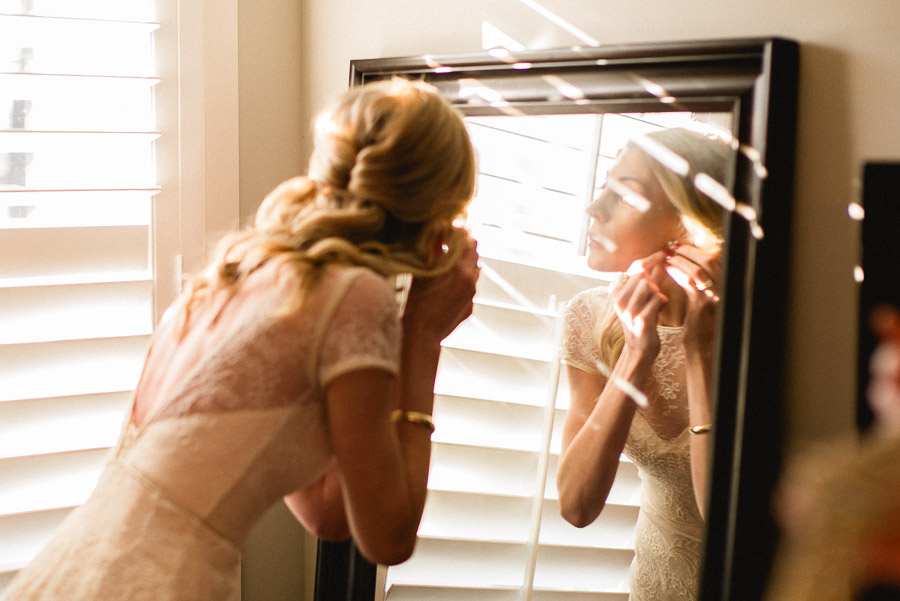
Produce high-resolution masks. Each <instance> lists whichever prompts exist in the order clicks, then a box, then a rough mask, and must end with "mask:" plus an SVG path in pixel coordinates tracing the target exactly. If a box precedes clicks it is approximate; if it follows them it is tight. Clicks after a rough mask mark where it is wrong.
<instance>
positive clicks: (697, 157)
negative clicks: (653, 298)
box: [597, 128, 734, 369]
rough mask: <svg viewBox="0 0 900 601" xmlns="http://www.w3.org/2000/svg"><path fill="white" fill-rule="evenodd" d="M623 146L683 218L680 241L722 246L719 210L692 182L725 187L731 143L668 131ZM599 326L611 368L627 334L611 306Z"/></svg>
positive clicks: (689, 132)
mask: <svg viewBox="0 0 900 601" xmlns="http://www.w3.org/2000/svg"><path fill="white" fill-rule="evenodd" d="M625 147H626V148H630V149H633V150H635V151H637V152H640V153H641V154H642V155H643V157H644V159H645V160H646V161H647V163H648V165H649V166H650V170H651V171H652V172H653V174H654V176H656V179H657V180H658V181H659V183H660V186H661V187H662V189H663V192H664V193H665V195H666V197H667V198H668V200H669V202H671V203H672V206H674V207H675V209H676V210H677V211H678V213H679V215H680V216H681V224H682V226H683V230H684V236H683V238H682V239H681V240H679V242H687V243H689V244H693V245H695V246H697V247H699V248H707V249H709V248H713V247H716V246H721V244H722V242H723V227H724V225H723V224H724V220H723V209H722V206H721V205H720V204H719V203H717V202H716V201H715V200H713V199H712V198H710V197H709V196H707V195H706V194H705V193H704V192H702V191H701V190H699V189H698V188H697V186H696V184H695V183H694V182H695V178H696V176H697V175H698V174H701V173H703V174H706V175H708V176H709V177H711V178H712V179H713V180H715V181H716V182H717V183H718V184H720V185H723V186H724V185H725V184H726V174H727V170H728V167H729V164H730V161H731V158H732V156H733V153H734V151H733V149H732V147H731V145H730V144H728V143H727V142H725V141H724V140H723V139H721V138H718V137H710V136H706V135H704V134H701V133H699V132H696V131H692V130H689V129H684V128H668V129H659V130H656V131H653V132H650V133H647V134H643V135H642V136H639V137H637V138H634V139H632V140H629V142H628V143H627V144H626V146H625ZM598 326H599V331H598V334H597V342H598V345H599V352H600V357H601V359H602V360H603V361H604V362H605V363H606V365H607V366H608V367H609V368H610V369H612V367H613V366H614V365H615V363H616V361H617V360H618V358H619V355H620V354H621V353H622V348H623V346H624V345H625V334H624V332H623V330H622V324H621V322H620V321H619V318H618V316H617V315H616V312H615V309H614V307H613V304H612V303H611V302H610V303H607V309H606V312H605V314H604V315H603V317H602V319H600V320H598Z"/></svg>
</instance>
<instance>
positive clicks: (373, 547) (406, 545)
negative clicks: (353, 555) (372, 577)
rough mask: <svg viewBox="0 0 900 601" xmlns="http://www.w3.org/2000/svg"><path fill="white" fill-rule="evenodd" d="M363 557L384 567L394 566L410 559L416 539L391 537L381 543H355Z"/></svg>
mask: <svg viewBox="0 0 900 601" xmlns="http://www.w3.org/2000/svg"><path fill="white" fill-rule="evenodd" d="M356 544H357V546H358V547H359V551H360V553H362V555H363V557H365V558H366V559H368V560H369V561H371V562H372V563H377V564H380V565H384V566H394V565H397V564H400V563H403V562H404V561H406V560H407V559H409V558H410V557H412V554H413V551H414V550H415V546H416V537H415V536H412V537H392V538H391V540H382V541H358V540H357V541H356Z"/></svg>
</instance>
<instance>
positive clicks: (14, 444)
mask: <svg viewBox="0 0 900 601" xmlns="http://www.w3.org/2000/svg"><path fill="white" fill-rule="evenodd" d="M130 403H131V393H130V392H127V391H126V392H111V393H105V394H88V395H83V396H66V397H54V398H37V399H25V400H18V401H7V402H4V403H0V459H6V458H13V457H26V456H29V455H49V454H53V453H64V452H66V451H78V450H87V449H99V448H106V447H111V446H112V445H113V444H115V441H116V438H117V437H118V434H119V432H120V431H121V427H122V416H123V415H124V414H125V412H126V411H127V410H128V408H129V406H130Z"/></svg>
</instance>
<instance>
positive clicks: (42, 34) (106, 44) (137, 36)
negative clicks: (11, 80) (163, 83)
mask: <svg viewBox="0 0 900 601" xmlns="http://www.w3.org/2000/svg"><path fill="white" fill-rule="evenodd" d="M157 27H158V25H157V24H156V23H140V22H131V21H109V20H93V19H82V18H68V17H62V18H57V17H43V16H38V15H8V14H7V15H0V30H2V31H3V32H4V40H3V43H2V46H3V47H5V48H9V49H18V50H20V52H4V53H3V54H2V55H0V60H2V61H3V62H0V71H2V72H6V73H16V72H28V73H46V74H66V75H106V76H113V75H128V76H135V75H142V76H152V75H154V66H153V47H152V45H150V44H147V43H146V40H147V38H148V37H149V36H150V35H151V34H152V33H153V32H154V31H155V30H156V29H157ZM63 40H78V43H77V44H74V43H64V42H62V41H63ZM113 49H114V51H113Z"/></svg>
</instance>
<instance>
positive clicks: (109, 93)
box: [0, 0, 177, 591]
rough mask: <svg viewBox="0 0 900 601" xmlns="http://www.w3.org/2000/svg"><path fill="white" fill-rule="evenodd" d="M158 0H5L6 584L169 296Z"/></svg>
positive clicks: (93, 448)
mask: <svg viewBox="0 0 900 601" xmlns="http://www.w3.org/2000/svg"><path fill="white" fill-rule="evenodd" d="M156 4H157V3H156V2H153V1H152V0H138V1H132V2H113V1H108V0H85V1H81V2H77V3H73V2H66V1H52V0H47V1H41V0H15V1H11V0H0V257H3V258H2V260H0V381H2V382H3V386H2V387H0V532H2V535H0V536H2V544H0V591H2V589H3V588H4V587H5V586H6V584H7V583H8V582H9V580H10V579H11V578H12V576H13V575H14V574H15V573H16V571H18V570H19V569H21V568H22V567H24V566H25V565H27V564H28V562H29V561H30V560H31V558H32V557H33V556H34V555H35V554H36V553H37V552H38V551H39V549H40V548H41V547H42V546H43V545H44V544H45V542H46V540H47V538H48V537H49V535H50V533H51V532H52V531H53V529H54V528H55V527H56V525H57V524H58V523H59V522H60V521H61V520H62V519H63V517H65V515H66V514H67V513H68V512H69V511H70V510H71V509H72V508H73V507H75V506H77V505H78V504H80V503H81V502H83V501H84V500H85V499H86V498H87V496H88V495H89V494H90V491H91V490H92V489H93V487H94V485H95V483H96V479H97V477H98V476H99V473H100V470H101V468H102V465H103V463H104V461H105V457H106V454H107V452H108V449H109V447H110V446H112V445H113V444H114V443H115V440H116V438H117V437H118V434H119V431H120V428H121V425H122V420H123V418H124V415H125V412H126V411H127V409H128V404H129V402H130V395H131V391H132V390H133V388H134V386H135V384H136V382H137V378H138V376H139V371H140V368H141V365H142V363H143V358H144V353H145V349H146V346H147V344H148V340H149V336H150V334H151V333H152V331H153V324H154V322H155V314H156V313H155V311H156V305H157V304H160V303H164V302H167V301H169V300H171V298H166V297H165V295H164V294H161V292H160V286H159V285H158V283H159V274H160V273H167V271H166V269H170V268H169V267H163V263H165V264H166V265H167V266H168V265H170V264H171V265H174V257H175V247H174V246H173V245H171V244H169V245H168V246H167V245H161V244H159V243H158V238H159V236H160V234H162V233H164V232H163V231H162V230H161V229H160V228H159V227H158V226H159V224H160V223H167V224H170V223H172V220H171V216H168V217H167V219H168V221H166V220H163V219H161V218H160V216H159V215H157V211H156V210H155V209H158V206H155V205H157V204H158V198H159V195H160V192H161V188H160V186H159V185H158V177H157V165H158V162H159V161H158V157H157V150H158V141H159V138H160V132H159V130H158V126H157V118H156V114H155V113H156V109H157V108H158V106H159V105H160V100H159V98H158V97H157V92H156V90H157V84H158V83H159V81H160V80H159V78H158V77H157V68H156V52H157V50H158V49H159V48H158V40H157V37H156V36H157V32H158V29H159V25H158V23H157V22H156V20H155V19H156V17H155V11H156ZM176 223H177V222H176ZM167 227H170V226H168V225H167ZM176 227H177V226H176Z"/></svg>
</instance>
